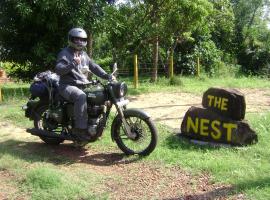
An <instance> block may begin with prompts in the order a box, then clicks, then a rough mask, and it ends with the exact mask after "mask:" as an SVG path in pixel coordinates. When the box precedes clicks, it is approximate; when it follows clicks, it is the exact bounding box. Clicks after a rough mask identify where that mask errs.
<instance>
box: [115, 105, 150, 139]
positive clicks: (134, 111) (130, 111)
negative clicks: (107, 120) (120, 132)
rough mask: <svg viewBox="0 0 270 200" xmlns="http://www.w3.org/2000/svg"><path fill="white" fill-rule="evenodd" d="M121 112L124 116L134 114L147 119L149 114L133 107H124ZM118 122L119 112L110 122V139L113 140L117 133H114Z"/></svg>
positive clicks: (119, 118)
mask: <svg viewBox="0 0 270 200" xmlns="http://www.w3.org/2000/svg"><path fill="white" fill-rule="evenodd" d="M123 113H124V116H125V117H128V116H136V117H139V118H141V119H148V118H150V115H149V114H148V113H146V112H145V111H143V110H139V109H135V108H131V109H126V110H124V111H123ZM118 123H121V116H120V114H118V115H117V116H116V117H115V118H114V120H113V122H112V126H111V137H112V140H113V141H114V140H115V137H116V135H117V133H116V125H117V124H118Z"/></svg>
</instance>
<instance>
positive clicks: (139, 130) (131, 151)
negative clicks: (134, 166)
mask: <svg viewBox="0 0 270 200" xmlns="http://www.w3.org/2000/svg"><path fill="white" fill-rule="evenodd" d="M125 118H126V121H127V123H128V125H129V126H130V128H131V132H132V133H133V134H135V135H136V137H135V138H129V137H128V136H127V135H126V133H125V131H124V127H123V126H124V125H123V123H122V120H121V119H120V118H118V119H117V121H116V124H115V126H114V130H113V131H114V139H115V142H116V144H117V146H118V147H119V148H120V149H121V150H122V151H123V152H124V153H125V154H126V155H135V154H137V155H141V156H147V155H149V154H150V153H151V152H152V151H153V150H154V149H155V147H156V145H157V129H156V127H155V125H154V123H153V121H152V120H151V119H150V118H149V117H143V116H142V115H141V113H139V112H133V113H126V114H125Z"/></svg>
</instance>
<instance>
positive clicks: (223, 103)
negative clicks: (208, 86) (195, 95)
mask: <svg viewBox="0 0 270 200" xmlns="http://www.w3.org/2000/svg"><path fill="white" fill-rule="evenodd" d="M207 98H208V100H209V101H208V106H209V107H215V108H218V109H220V110H225V111H226V110H228V107H227V106H228V99H226V98H222V97H216V96H213V95H207Z"/></svg>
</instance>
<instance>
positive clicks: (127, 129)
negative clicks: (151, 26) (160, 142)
mask: <svg viewBox="0 0 270 200" xmlns="http://www.w3.org/2000/svg"><path fill="white" fill-rule="evenodd" d="M116 70H117V68H116V69H115V70H114V72H113V73H112V75H113V74H114V73H115V72H116ZM84 87H85V88H84V89H83V91H84V92H85V93H86V95H87V113H88V134H89V135H90V136H91V137H90V138H91V139H89V140H87V142H94V141H96V140H97V139H98V138H100V137H101V136H102V134H103V131H104V128H105V127H106V125H107V124H108V123H107V122H108V118H109V115H110V112H111V108H112V106H113V105H114V106H115V108H116V114H115V116H114V119H113V121H112V124H111V138H112V140H113V141H115V142H116V144H117V145H118V147H119V148H120V149H121V150H122V151H123V152H124V153H125V154H127V155H133V154H138V155H149V154H150V153H151V152H152V151H153V150H154V149H155V147H156V144H157V129H156V127H155V125H154V123H153V121H152V120H151V119H150V116H149V115H148V114H147V113H145V112H144V111H142V110H139V109H127V104H128V103H129V101H128V99H126V98H125V97H126V94H127V85H126V84H125V83H124V82H117V81H115V80H110V81H108V82H107V83H106V84H104V83H102V82H101V81H99V80H98V79H97V80H94V81H92V82H90V83H89V84H87V85H85V86H84ZM57 88H58V76H57V75H56V74H54V73H51V72H50V71H48V72H43V73H41V74H38V75H37V76H36V77H35V79H34V82H33V83H32V84H31V86H30V91H31V97H30V99H29V101H28V102H27V104H26V105H25V106H23V109H24V110H25V116H26V117H27V118H29V119H30V120H33V121H34V128H32V129H27V132H29V133H31V134H32V135H36V136H39V137H40V139H41V140H43V141H44V142H45V143H47V144H50V145H59V144H60V143H62V142H64V140H71V141H76V140H77V138H76V135H75V134H73V133H72V129H73V125H74V114H73V104H72V103H71V102H68V101H66V100H65V99H63V98H62V97H61V96H60V94H59V93H58V91H57Z"/></svg>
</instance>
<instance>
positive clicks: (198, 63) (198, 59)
mask: <svg viewBox="0 0 270 200" xmlns="http://www.w3.org/2000/svg"><path fill="white" fill-rule="evenodd" d="M196 75H197V76H200V57H199V56H198V58H197V67H196Z"/></svg>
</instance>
